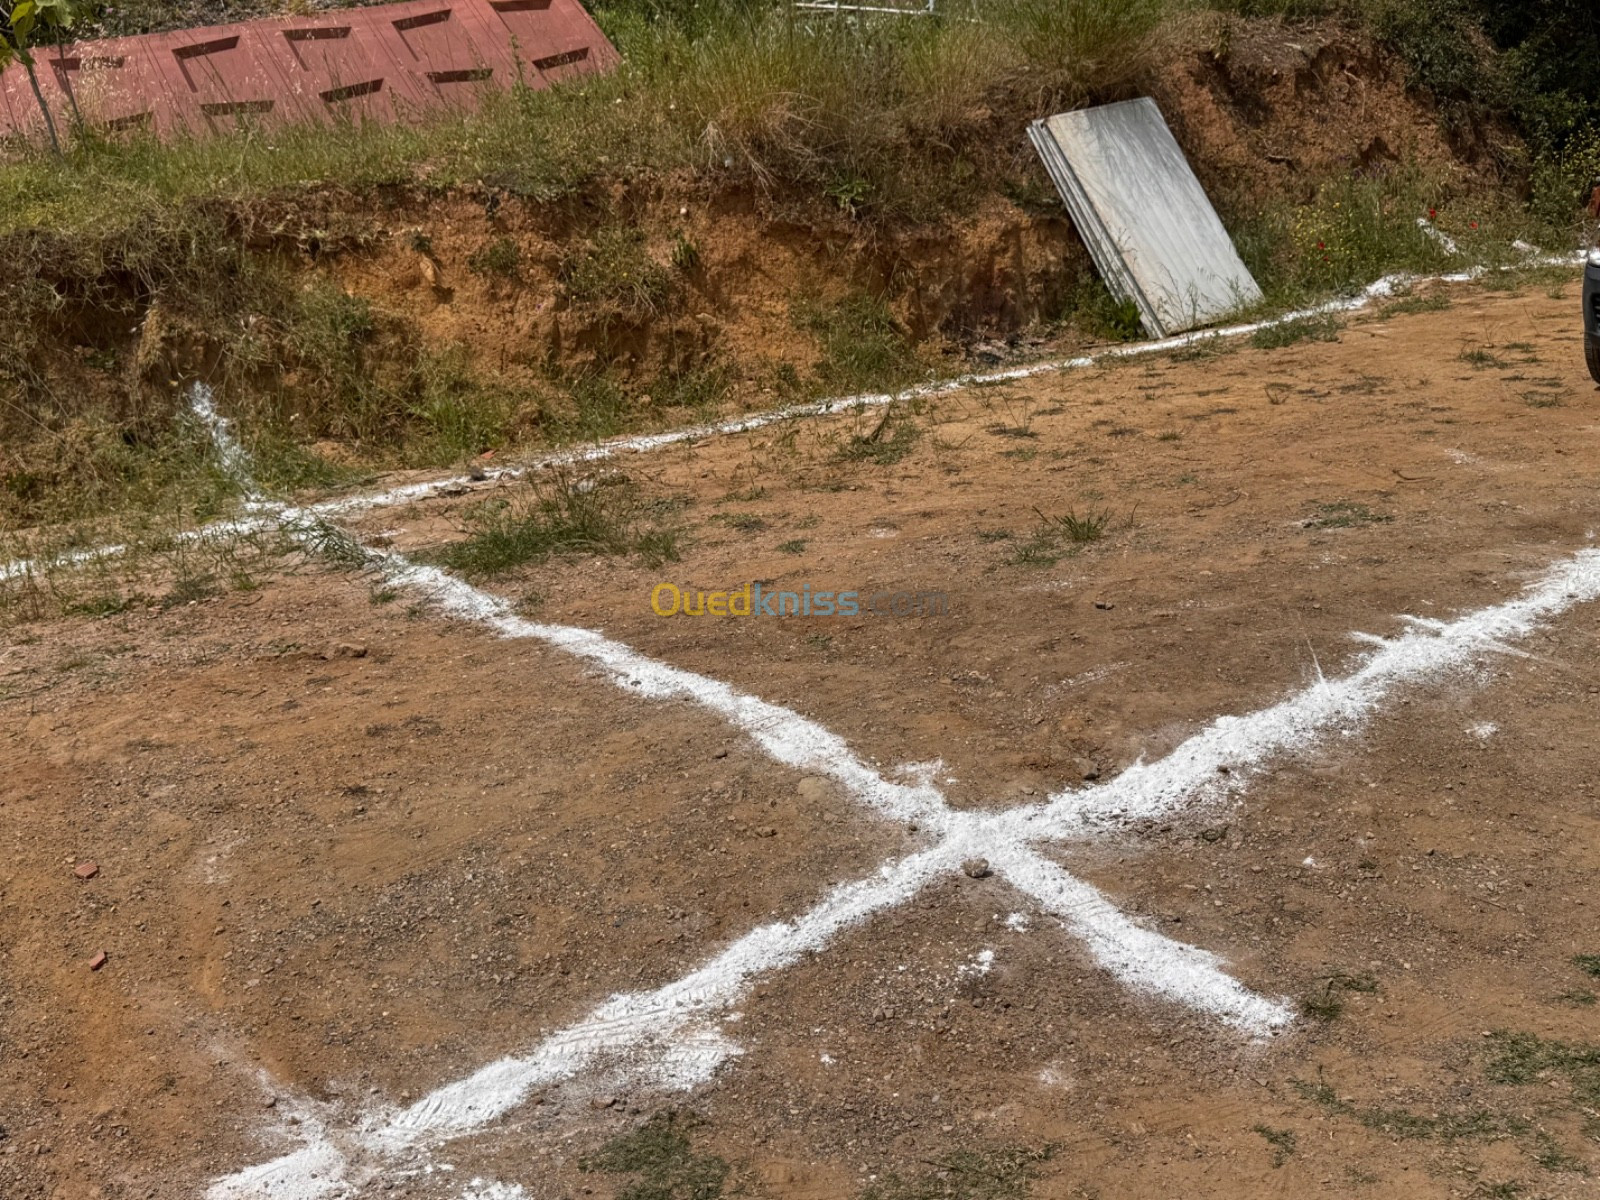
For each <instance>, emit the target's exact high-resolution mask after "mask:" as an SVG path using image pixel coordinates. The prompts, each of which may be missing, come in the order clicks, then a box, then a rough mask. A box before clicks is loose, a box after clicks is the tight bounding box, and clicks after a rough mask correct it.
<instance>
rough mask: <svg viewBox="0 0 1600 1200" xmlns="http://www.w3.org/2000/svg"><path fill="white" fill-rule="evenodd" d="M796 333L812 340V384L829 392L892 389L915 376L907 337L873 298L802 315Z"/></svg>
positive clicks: (859, 297) (859, 298) (884, 305)
mask: <svg viewBox="0 0 1600 1200" xmlns="http://www.w3.org/2000/svg"><path fill="white" fill-rule="evenodd" d="M799 324H800V326H801V328H803V329H805V330H806V331H808V332H809V333H812V334H814V335H815V336H816V338H817V341H818V342H819V343H820V345H821V348H822V358H821V360H820V361H818V363H817V364H816V376H817V380H818V382H819V383H820V384H821V385H822V387H823V388H824V389H826V390H829V391H833V392H840V393H842V392H853V391H866V390H871V389H880V390H881V389H887V388H893V387H897V386H899V385H901V384H904V383H905V382H907V381H908V380H910V379H912V378H913V377H914V376H916V375H917V374H918V373H919V367H918V363H917V360H916V356H915V354H914V352H913V350H912V346H911V343H910V340H909V338H908V337H907V335H906V332H905V330H904V329H902V328H901V326H900V323H899V322H898V321H896V320H895V319H894V314H893V313H891V312H890V311H889V306H888V304H887V303H885V302H884V300H883V299H882V298H881V297H879V296H870V295H867V294H865V293H857V294H855V295H852V296H848V297H846V298H845V299H844V300H841V301H839V302H838V303H837V304H831V305H826V306H818V307H814V308H809V309H807V310H805V311H803V312H802V313H801V314H800V317H799Z"/></svg>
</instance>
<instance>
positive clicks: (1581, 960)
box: [1572, 954, 1600, 979]
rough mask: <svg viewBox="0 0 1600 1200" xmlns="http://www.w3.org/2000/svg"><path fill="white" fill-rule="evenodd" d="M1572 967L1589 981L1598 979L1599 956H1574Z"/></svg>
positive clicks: (1599, 972) (1599, 974) (1599, 969)
mask: <svg viewBox="0 0 1600 1200" xmlns="http://www.w3.org/2000/svg"><path fill="white" fill-rule="evenodd" d="M1572 965H1573V966H1575V967H1577V968H1578V970H1580V971H1582V972H1583V973H1584V974H1585V975H1587V976H1589V977H1590V978H1591V979H1600V954H1574V955H1573V956H1572Z"/></svg>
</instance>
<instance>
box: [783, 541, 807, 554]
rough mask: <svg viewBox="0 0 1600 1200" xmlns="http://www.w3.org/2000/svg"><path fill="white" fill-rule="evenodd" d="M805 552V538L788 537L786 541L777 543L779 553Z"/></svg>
mask: <svg viewBox="0 0 1600 1200" xmlns="http://www.w3.org/2000/svg"><path fill="white" fill-rule="evenodd" d="M805 552H806V539H805V538H790V539H789V540H788V541H787V542H779V543H778V553H779V554H804V553H805Z"/></svg>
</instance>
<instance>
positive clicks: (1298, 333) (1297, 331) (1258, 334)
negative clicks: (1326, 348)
mask: <svg viewBox="0 0 1600 1200" xmlns="http://www.w3.org/2000/svg"><path fill="white" fill-rule="evenodd" d="M1343 328H1344V323H1343V322H1342V321H1340V320H1339V318H1338V317H1336V316H1334V315H1333V314H1332V313H1326V314H1324V315H1322V316H1317V317H1296V318H1295V319H1294V320H1292V321H1282V322H1280V323H1278V324H1276V325H1268V326H1266V327H1265V328H1263V329H1258V330H1256V331H1255V332H1254V333H1252V334H1251V335H1250V344H1251V345H1252V346H1254V347H1255V348H1256V349H1257V350H1281V349H1283V348H1284V347H1285V346H1294V345H1298V344H1299V343H1301V342H1337V341H1338V340H1339V331H1340V330H1341V329H1343Z"/></svg>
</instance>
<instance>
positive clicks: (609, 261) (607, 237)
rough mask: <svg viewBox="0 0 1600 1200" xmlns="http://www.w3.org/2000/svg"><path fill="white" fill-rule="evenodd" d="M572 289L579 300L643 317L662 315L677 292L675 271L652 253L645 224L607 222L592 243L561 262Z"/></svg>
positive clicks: (623, 314)
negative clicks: (651, 254) (673, 293)
mask: <svg viewBox="0 0 1600 1200" xmlns="http://www.w3.org/2000/svg"><path fill="white" fill-rule="evenodd" d="M561 281H562V283H563V285H564V286H565V287H566V289H567V295H569V296H570V297H572V299H573V300H575V301H577V302H578V303H580V304H587V305H590V306H591V307H593V308H597V309H600V310H602V311H607V312H610V313H614V314H615V315H617V316H619V317H622V318H625V319H630V320H635V321H643V320H648V319H650V318H652V317H656V316H659V315H661V313H662V312H664V311H665V309H666V306H667V301H668V298H669V297H670V296H671V294H672V286H673V281H672V274H671V272H670V271H668V270H667V268H666V267H663V266H662V265H661V264H660V263H658V262H656V261H655V259H653V258H651V257H650V253H649V250H648V248H647V246H646V244H645V235H644V231H643V230H642V229H639V228H637V227H636V226H632V225H604V226H601V228H600V229H599V230H597V231H596V232H595V234H594V236H593V237H592V238H591V239H590V241H589V244H588V245H587V246H585V247H584V248H583V249H582V250H579V251H578V252H576V253H575V254H573V255H571V256H569V257H568V259H567V261H566V262H565V263H563V264H562V270H561Z"/></svg>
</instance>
